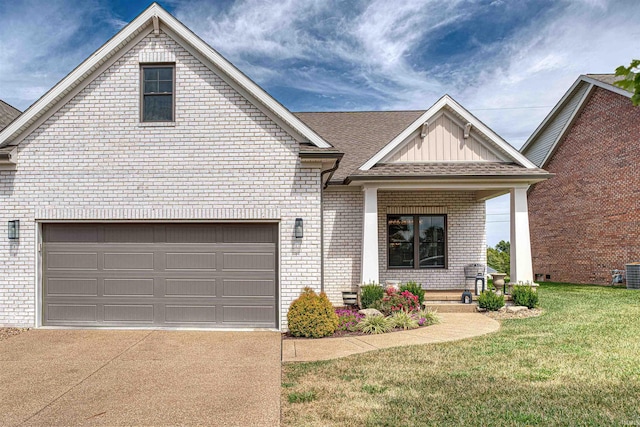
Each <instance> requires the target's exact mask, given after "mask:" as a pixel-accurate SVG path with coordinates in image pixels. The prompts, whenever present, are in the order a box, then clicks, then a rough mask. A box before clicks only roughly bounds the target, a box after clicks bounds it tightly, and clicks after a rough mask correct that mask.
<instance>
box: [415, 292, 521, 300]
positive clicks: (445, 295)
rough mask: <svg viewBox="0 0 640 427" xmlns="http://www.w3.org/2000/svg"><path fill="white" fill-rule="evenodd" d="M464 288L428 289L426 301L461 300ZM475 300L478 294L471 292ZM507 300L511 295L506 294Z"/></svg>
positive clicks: (425, 296)
mask: <svg viewBox="0 0 640 427" xmlns="http://www.w3.org/2000/svg"><path fill="white" fill-rule="evenodd" d="M463 291H464V290H463V289H453V290H444V291H429V290H428V291H426V292H425V294H424V300H425V302H429V303H432V302H433V303H442V302H460V300H461V299H462V292H463ZM471 296H472V298H473V301H477V300H478V295H475V294H474V293H473V292H471ZM504 299H505V301H511V295H505V296H504Z"/></svg>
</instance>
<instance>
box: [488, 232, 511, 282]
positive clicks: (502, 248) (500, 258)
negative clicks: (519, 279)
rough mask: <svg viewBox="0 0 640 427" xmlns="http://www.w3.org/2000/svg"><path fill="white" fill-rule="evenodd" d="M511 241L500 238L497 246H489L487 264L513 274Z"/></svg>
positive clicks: (500, 271)
mask: <svg viewBox="0 0 640 427" xmlns="http://www.w3.org/2000/svg"><path fill="white" fill-rule="evenodd" d="M510 254H511V243H509V242H505V241H504V240H500V242H498V244H497V245H496V247H495V248H490V247H487V264H488V265H489V267H491V268H493V269H495V270H496V271H497V272H498V273H507V275H508V276H510V275H511V255H510Z"/></svg>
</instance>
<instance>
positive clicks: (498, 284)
mask: <svg viewBox="0 0 640 427" xmlns="http://www.w3.org/2000/svg"><path fill="white" fill-rule="evenodd" d="M505 277H507V275H506V274H505V273H493V274H492V275H491V278H492V279H493V287H494V288H496V291H503V292H504V278H505Z"/></svg>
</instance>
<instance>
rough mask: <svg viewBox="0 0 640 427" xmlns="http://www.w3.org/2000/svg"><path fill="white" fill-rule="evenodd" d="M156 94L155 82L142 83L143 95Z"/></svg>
mask: <svg viewBox="0 0 640 427" xmlns="http://www.w3.org/2000/svg"><path fill="white" fill-rule="evenodd" d="M157 92H158V82H157V81H150V82H148V81H146V82H144V93H157Z"/></svg>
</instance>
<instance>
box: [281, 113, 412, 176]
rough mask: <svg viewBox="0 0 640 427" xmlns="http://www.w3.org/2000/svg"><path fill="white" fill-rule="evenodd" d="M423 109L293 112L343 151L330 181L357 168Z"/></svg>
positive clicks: (351, 172) (351, 173) (347, 174)
mask: <svg viewBox="0 0 640 427" xmlns="http://www.w3.org/2000/svg"><path fill="white" fill-rule="evenodd" d="M423 113H424V111H362V112H330V113H294V114H295V115H296V116H298V118H300V119H301V120H302V121H303V122H305V123H306V124H307V126H309V127H310V128H311V129H313V130H314V131H315V132H317V133H318V134H320V136H322V138H324V140H325V141H327V142H328V143H329V144H331V145H333V146H334V147H335V148H336V149H338V150H339V151H341V152H343V153H344V157H343V158H342V161H341V163H340V168H339V169H338V170H337V171H336V172H335V174H334V176H333V178H332V182H333V181H343V180H344V179H345V178H346V177H348V176H349V175H353V174H354V173H355V172H357V171H358V168H359V167H360V166H362V165H363V164H364V163H365V162H366V161H367V160H369V159H370V158H371V157H373V156H374V155H375V154H376V153H377V152H378V151H379V150H380V149H381V148H382V147H384V146H385V145H386V144H387V143H388V142H389V141H391V140H392V139H393V138H394V137H395V136H397V135H398V134H399V133H400V132H402V131H403V130H404V129H405V128H406V127H407V126H409V125H410V124H411V123H412V122H414V121H415V120H416V119H417V118H418V117H420V115H422V114H423Z"/></svg>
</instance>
